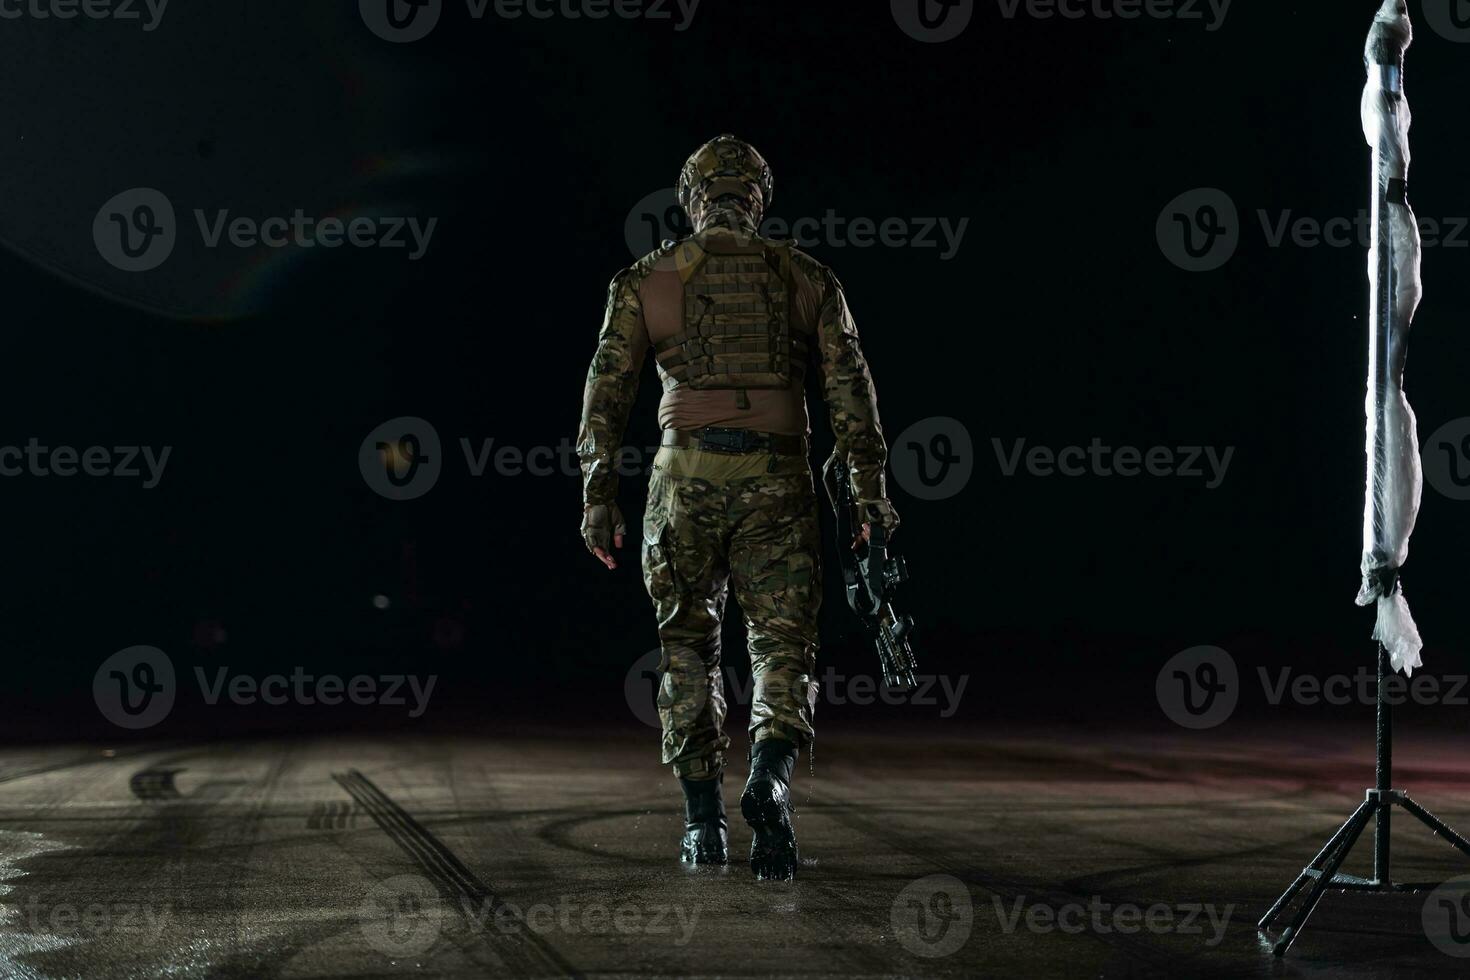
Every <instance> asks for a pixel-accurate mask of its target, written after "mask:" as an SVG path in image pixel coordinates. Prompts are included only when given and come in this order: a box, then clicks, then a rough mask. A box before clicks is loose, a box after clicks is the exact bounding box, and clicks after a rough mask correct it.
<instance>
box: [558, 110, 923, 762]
mask: <svg viewBox="0 0 1470 980" xmlns="http://www.w3.org/2000/svg"><path fill="white" fill-rule="evenodd" d="M680 194H681V203H684V205H685V207H686V208H687V209H688V210H689V211H690V217H691V219H693V221H694V227H695V229H696V231H695V234H694V236H693V237H692V238H691V239H688V240H685V241H684V242H667V243H665V244H664V247H662V248H660V249H658V250H656V251H655V252H653V253H652V254H650V255H648V256H645V257H644V258H643V259H641V260H639V261H638V262H637V263H635V264H634V265H633V266H632V268H630V269H627V270H625V271H624V272H622V273H620V274H619V275H618V276H617V277H616V278H615V279H614V280H613V283H612V287H611V289H610V292H609V297H608V304H607V312H606V316H605V318H604V321H603V326H602V331H601V335H600V337H599V339H598V349H597V354H596V356H595V357H594V359H593V361H592V366H591V369H590V370H589V371H588V375H587V385H586V391H585V396H584V402H583V411H582V424H581V431H580V433H579V437H578V453H579V456H580V458H581V462H582V472H583V487H584V493H583V496H584V507H585V512H586V515H587V516H586V518H585V520H584V529H583V530H584V536H585V537H586V538H587V540H588V546H589V548H590V547H592V546H593V545H594V543H595V542H596V541H598V540H603V541H605V540H606V538H607V536H608V534H609V532H610V530H611V529H612V527H613V526H614V525H617V526H621V523H622V519H621V516H620V515H619V514H618V512H617V507H616V495H617V477H616V473H615V469H614V467H615V464H616V458H617V453H618V449H619V447H620V444H621V441H622V436H623V431H624V428H625V426H626V424H627V420H628V414H629V411H630V410H631V408H632V405H633V402H634V399H635V397H636V394H637V389H638V377H639V372H640V370H641V368H642V366H643V362H644V360H645V358H646V355H647V353H648V352H649V351H650V350H653V351H654V352H655V356H656V358H657V360H658V374H659V378H660V380H661V381H662V383H663V387H664V396H663V401H662V403H661V405H660V412H659V415H660V422H661V424H662V426H663V428H664V429H665V430H666V435H667V434H668V433H670V432H680V433H684V432H691V431H695V432H698V431H703V430H706V429H707V427H718V428H720V429H739V430H748V431H752V432H760V433H763V434H767V435H770V436H773V437H775V438H777V439H784V440H785V442H784V443H780V444H778V443H776V442H775V441H774V439H773V440H772V441H771V443H770V445H771V446H772V448H771V449H770V450H769V451H760V452H749V453H741V454H733V453H729V452H717V451H711V449H710V448H708V447H707V445H706V444H704V443H701V442H699V441H698V439H696V440H695V441H694V443H693V444H692V445H689V446H686V447H682V448H678V447H674V446H670V445H668V444H667V442H666V444H665V447H664V448H663V449H662V450H661V451H660V452H659V454H658V457H657V459H656V461H655V464H654V470H653V473H652V476H651V477H650V480H649V487H648V506H647V510H646V512H645V517H644V524H643V546H642V558H643V570H644V582H645V584H646V586H647V588H648V593H649V595H650V597H651V598H652V599H653V602H654V607H655V610H656V613H657V616H658V632H659V642H660V646H661V648H662V651H663V660H662V664H661V671H662V674H663V680H662V684H661V687H660V690H659V695H658V708H659V716H660V719H661V721H662V725H663V761H664V762H665V763H669V764H671V765H672V766H673V768H674V772H675V774H677V775H679V776H681V777H689V778H693V779H702V778H710V777H713V776H716V775H718V773H719V772H720V770H721V768H722V767H723V765H724V762H725V752H726V749H727V748H728V746H729V738H728V737H727V736H726V735H725V734H724V718H725V696H724V690H723V684H722V679H721V668H720V624H721V622H722V620H723V617H724V607H725V600H726V595H727V593H728V591H729V588H730V587H731V586H733V589H734V592H735V598H736V601H737V602H738V603H739V605H740V608H741V610H742V612H743V613H744V616H745V623H746V627H747V631H748V633H749V649H750V657H751V669H752V676H753V681H754V695H753V703H752V707H751V721H750V739H751V741H752V742H753V743H754V742H759V741H761V740H764V739H767V738H780V739H784V740H786V741H788V742H791V743H793V744H795V745H797V746H803V745H805V744H807V743H808V742H809V741H810V739H811V738H812V736H813V728H812V716H813V712H814V710H815V708H816V698H817V682H816V656H817V645H818V640H817V611H818V607H819V605H820V602H821V573H820V562H819V558H818V555H819V550H818V549H819V544H820V542H819V530H818V524H817V499H816V495H815V492H814V489H813V481H812V474H811V469H810V466H809V463H808V460H807V455H806V441H805V437H806V435H807V430H808V424H807V419H806V408H805V397H804V393H803V391H804V388H803V382H802V370H801V368H802V363H803V362H804V361H806V362H810V363H811V365H812V366H813V367H814V368H815V370H817V371H818V373H819V377H820V381H821V389H822V392H823V395H824V398H825V401H826V403H827V406H828V410H829V414H830V418H831V424H832V429H833V432H834V434H835V435H836V439H837V449H836V452H837V453H838V455H839V457H840V458H843V459H845V460H846V462H847V465H848V468H849V471H850V473H851V476H852V482H853V487H854V491H855V493H856V494H857V496H858V498H859V504H860V506H862V507H864V508H865V510H864V513H865V514H866V515H867V516H868V518H869V519H870V520H872V521H877V522H882V523H883V524H885V525H887V526H889V527H896V526H897V523H898V518H897V515H896V514H895V513H894V512H893V508H892V507H891V505H890V504H889V502H888V500H887V494H886V491H885V486H884V476H883V471H884V466H885V464H886V460H887V447H886V445H885V443H884V441H883V434H882V430H881V428H880V426H879V421H878V410H877V401H876V396H875V394H874V390H873V382H872V378H871V377H870V375H869V372H868V367H867V363H866V361H865V360H864V358H863V353H862V349H861V347H860V346H859V343H858V335H857V328H856V327H855V326H854V324H853V321H852V317H851V315H850V313H849V311H848V308H847V300H846V297H845V296H844V294H843V291H842V286H841V284H840V283H839V282H838V281H837V278H836V277H835V276H834V275H833V274H832V273H831V271H830V270H828V269H827V268H826V267H825V266H823V265H822V264H821V263H819V262H817V261H816V260H815V259H813V258H811V257H810V256H808V255H805V254H804V253H802V252H800V251H799V250H797V249H795V248H793V247H791V246H790V244H789V243H784V242H775V241H771V240H768V239H763V238H760V237H759V236H758V235H756V234H755V228H756V227H757V225H758V222H759V220H760V215H761V213H762V212H763V210H764V208H765V206H766V205H767V204H769V201H770V177H769V170H768V169H767V168H766V167H765V164H764V161H762V160H760V158H759V155H758V154H755V152H754V150H753V149H751V148H750V147H748V146H747V145H746V144H743V143H740V142H739V141H736V140H733V138H730V137H721V138H720V139H719V140H715V141H713V142H712V143H710V144H707V145H706V146H705V147H703V148H701V150H700V151H698V152H696V154H695V156H694V157H691V158H690V162H689V163H688V164H687V165H686V168H685V171H684V173H683V175H682V176H681V182H680ZM706 253H708V254H709V255H713V256H715V257H716V258H717V260H718V261H715V260H709V259H707V258H706ZM704 261H708V262H711V265H712V267H713V268H714V269H715V271H714V272H710V273H705V272H703V271H697V270H696V271H691V270H692V269H693V266H694V264H695V263H698V262H704ZM700 268H701V269H703V268H704V267H700ZM768 270H772V271H768ZM700 276H704V278H703V279H701V278H699V277H700ZM763 277H764V278H763ZM767 280H768V281H767ZM691 282H692V283H694V285H693V286H691V285H690V284H691ZM700 302H702V303H704V304H707V305H708V307H709V308H711V309H717V310H718V311H719V313H720V315H718V316H715V317H713V318H711V319H712V320H713V321H714V323H713V325H711V324H709V323H705V319H704V318H700V317H696V316H695V314H697V313H698V312H699V310H700V306H699V303H700ZM717 302H718V305H717ZM691 309H692V311H693V312H691ZM752 310H755V312H754V313H752V312H751V311H752ZM768 312H769V313H771V318H772V321H773V323H774V322H777V321H779V327H780V329H779V330H778V329H777V327H776V326H772V327H771V328H770V332H769V335H767V334H761V335H760V336H759V337H758V338H757V339H758V341H759V342H756V343H744V344H742V343H741V342H737V341H749V340H750V335H749V333H748V332H747V333H745V334H742V335H741V336H739V337H736V338H734V339H733V340H731V339H728V338H726V339H723V340H722V337H721V336H720V335H721V333H722V332H723V333H735V332H738V331H740V330H746V329H747V328H744V327H740V326H739V325H738V321H740V319H741V317H742V316H745V317H746V318H747V319H748V318H749V317H752V316H753V317H754V319H755V320H756V321H760V319H761V317H762V316H764V315H766V313H768ZM691 320H697V321H698V322H695V323H694V326H693V328H692V334H700V331H701V330H703V331H704V333H703V334H700V336H703V337H704V338H705V339H704V340H701V339H699V338H698V337H696V338H695V339H693V340H690V336H691V328H690V323H691ZM702 323H703V324H704V326H701V324H702ZM730 323H735V324H737V325H736V326H734V327H729V326H725V325H727V324H730ZM762 329H764V327H762ZM767 336H769V337H774V338H776V339H775V340H774V341H768V340H767ZM706 341H712V342H713V345H714V347H715V348H716V349H718V350H723V351H726V352H727V353H721V354H718V355H715V356H710V355H708V351H709V350H710V349H711V348H710V346H709V345H708V344H707V343H706ZM722 342H723V343H725V344H726V346H725V347H724V348H720V346H719V345H720V344H721V343H722ZM751 350H757V351H758V352H759V353H758V354H756V355H752V354H750V353H749V352H750V351H751ZM788 351H789V352H790V353H791V360H792V362H793V363H792V364H791V365H790V369H789V370H784V368H785V366H786V365H785V362H784V360H783V358H784V356H785V355H786V354H787V352H788ZM742 352H743V353H742ZM701 357H703V358H704V360H701ZM721 358H724V359H725V360H724V361H723V362H722V361H721V360H720V359H721ZM742 358H743V361H742ZM752 358H754V359H755V360H756V361H759V362H760V363H758V364H754V365H752V363H750V362H751V360H752ZM768 359H769V360H768ZM768 364H774V365H776V366H777V368H778V369H783V370H778V371H777V373H775V374H768V373H767V366H768ZM722 372H723V373H722Z"/></svg>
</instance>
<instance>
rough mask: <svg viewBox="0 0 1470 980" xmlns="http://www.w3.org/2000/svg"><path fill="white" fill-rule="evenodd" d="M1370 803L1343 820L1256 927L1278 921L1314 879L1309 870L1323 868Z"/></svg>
mask: <svg viewBox="0 0 1470 980" xmlns="http://www.w3.org/2000/svg"><path fill="white" fill-rule="evenodd" d="M1369 805H1370V804H1368V803H1363V804H1361V805H1359V807H1358V808H1357V809H1356V810H1354V811H1353V815H1352V816H1350V817H1348V818H1347V820H1345V821H1344V822H1343V825H1342V826H1341V827H1339V828H1337V833H1335V834H1333V835H1332V837H1331V838H1330V839H1329V840H1328V841H1327V844H1326V845H1325V846H1324V847H1323V848H1322V850H1320V851H1318V852H1317V856H1316V857H1314V858H1312V860H1311V861H1310V862H1308V864H1307V867H1306V869H1305V870H1303V871H1302V873H1301V874H1300V875H1298V876H1297V879H1296V881H1295V882H1293V883H1292V885H1291V887H1290V888H1288V889H1286V891H1284V892H1282V893H1281V897H1280V898H1278V899H1277V900H1276V904H1275V905H1273V906H1271V911H1269V912H1267V913H1266V914H1265V915H1263V916H1262V917H1261V921H1260V922H1257V923H1256V928H1258V929H1269V928H1270V927H1271V923H1272V922H1274V921H1276V917H1277V916H1278V915H1280V914H1281V910H1282V909H1284V908H1286V906H1287V905H1288V904H1289V903H1290V902H1291V900H1292V899H1293V898H1295V897H1296V894H1297V892H1299V891H1301V890H1302V886H1303V885H1305V884H1306V883H1307V882H1309V881H1311V880H1312V876H1311V875H1309V874H1307V872H1308V871H1317V870H1320V869H1321V867H1322V862H1323V860H1325V859H1326V858H1327V856H1328V855H1329V854H1331V853H1333V852H1334V851H1336V850H1337V845H1338V844H1339V843H1341V842H1342V839H1343V837H1345V836H1347V832H1348V829H1349V828H1350V827H1352V825H1353V822H1354V821H1355V820H1357V819H1358V817H1359V816H1360V815H1361V814H1362V812H1363V807H1366V806H1369Z"/></svg>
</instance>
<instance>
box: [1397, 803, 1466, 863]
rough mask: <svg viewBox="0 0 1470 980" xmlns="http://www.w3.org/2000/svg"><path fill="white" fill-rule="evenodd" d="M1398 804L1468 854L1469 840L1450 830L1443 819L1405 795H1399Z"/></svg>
mask: <svg viewBox="0 0 1470 980" xmlns="http://www.w3.org/2000/svg"><path fill="white" fill-rule="evenodd" d="M1399 805H1400V806H1402V807H1403V808H1404V809H1405V810H1408V811H1409V812H1410V813H1412V814H1413V815H1414V816H1416V817H1418V818H1419V819H1420V820H1422V821H1424V824H1425V826H1427V827H1428V828H1429V829H1430V830H1432V831H1434V832H1435V833H1436V834H1438V835H1439V836H1441V837H1443V838H1444V839H1445V840H1447V841H1449V842H1450V843H1451V844H1452V845H1454V846H1455V847H1457V848H1459V849H1460V850H1461V851H1462V852H1463V853H1465V854H1470V841H1467V840H1465V838H1463V837H1461V836H1460V835H1459V834H1457V833H1455V832H1454V831H1453V830H1451V829H1450V827H1449V826H1448V825H1447V824H1446V823H1445V822H1444V821H1443V820H1441V819H1439V818H1438V817H1436V816H1435V815H1434V814H1432V813H1430V812H1429V811H1428V810H1426V809H1424V808H1423V807H1422V806H1420V805H1419V804H1417V803H1415V802H1414V801H1413V800H1411V799H1409V798H1408V797H1407V796H1401V797H1399Z"/></svg>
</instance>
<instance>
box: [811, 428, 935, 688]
mask: <svg viewBox="0 0 1470 980" xmlns="http://www.w3.org/2000/svg"><path fill="white" fill-rule="evenodd" d="M822 483H823V485H824V486H825V487H826V488H827V498H828V499H829V500H831V501H832V510H833V512H834V513H835V514H836V516H837V564H838V567H840V568H841V569H842V584H843V587H844V590H845V591H846V593H847V604H848V605H849V606H851V607H852V611H853V612H854V613H856V614H857V618H858V621H859V622H860V623H862V626H863V630H864V632H866V633H867V634H868V635H869V637H871V638H872V640H873V645H874V646H876V647H877V648H878V663H879V665H880V666H881V667H882V669H883V684H884V686H886V687H888V688H889V689H890V690H894V691H911V690H913V689H914V688H915V687H916V686H917V684H918V682H917V681H916V680H915V678H914V674H915V672H916V671H917V670H918V662H917V661H916V660H915V659H914V649H913V645H912V644H911V643H910V637H911V635H912V634H913V631H914V617H912V616H904V615H900V614H899V613H898V612H896V611H895V610H894V608H893V605H892V603H891V602H890V601H889V599H890V597H891V596H892V594H893V592H894V591H895V590H896V589H897V588H898V587H899V586H900V585H902V584H903V583H904V582H907V581H908V579H909V566H908V563H907V562H905V561H904V560H903V558H902V557H901V556H898V555H893V556H890V555H889V554H888V530H887V529H886V528H884V527H882V526H881V525H879V524H874V525H873V526H872V529H871V532H870V534H869V537H868V541H867V542H866V543H863V542H861V540H860V539H861V535H862V526H863V522H862V515H861V514H858V513H857V501H856V500H855V499H853V492H852V480H851V478H850V477H849V475H848V472H847V465H846V464H845V463H842V462H840V461H839V460H838V458H837V457H836V455H833V456H832V458H831V459H829V460H827V465H826V466H824V467H822ZM854 541H858V542H859V543H858V546H857V547H856V548H854V547H853V546H852V544H853V542H854Z"/></svg>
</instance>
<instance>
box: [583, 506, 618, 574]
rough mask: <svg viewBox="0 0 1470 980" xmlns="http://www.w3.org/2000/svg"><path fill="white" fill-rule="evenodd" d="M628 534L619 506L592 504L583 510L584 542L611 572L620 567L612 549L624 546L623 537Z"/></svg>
mask: <svg viewBox="0 0 1470 980" xmlns="http://www.w3.org/2000/svg"><path fill="white" fill-rule="evenodd" d="M627 533H628V525H627V524H626V523H625V522H624V521H623V512H622V511H620V510H618V505H617V504H591V505H589V506H587V507H584V508H583V509H582V540H583V541H585V542H586V543H587V550H588V551H590V552H592V554H593V555H594V556H595V557H596V558H597V560H598V561H600V562H602V563H603V564H604V565H606V566H607V567H608V569H609V570H611V569H614V568H617V567H618V560H617V559H616V558H614V557H613V556H612V549H614V548H621V547H622V546H623V535H625V534H627Z"/></svg>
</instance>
